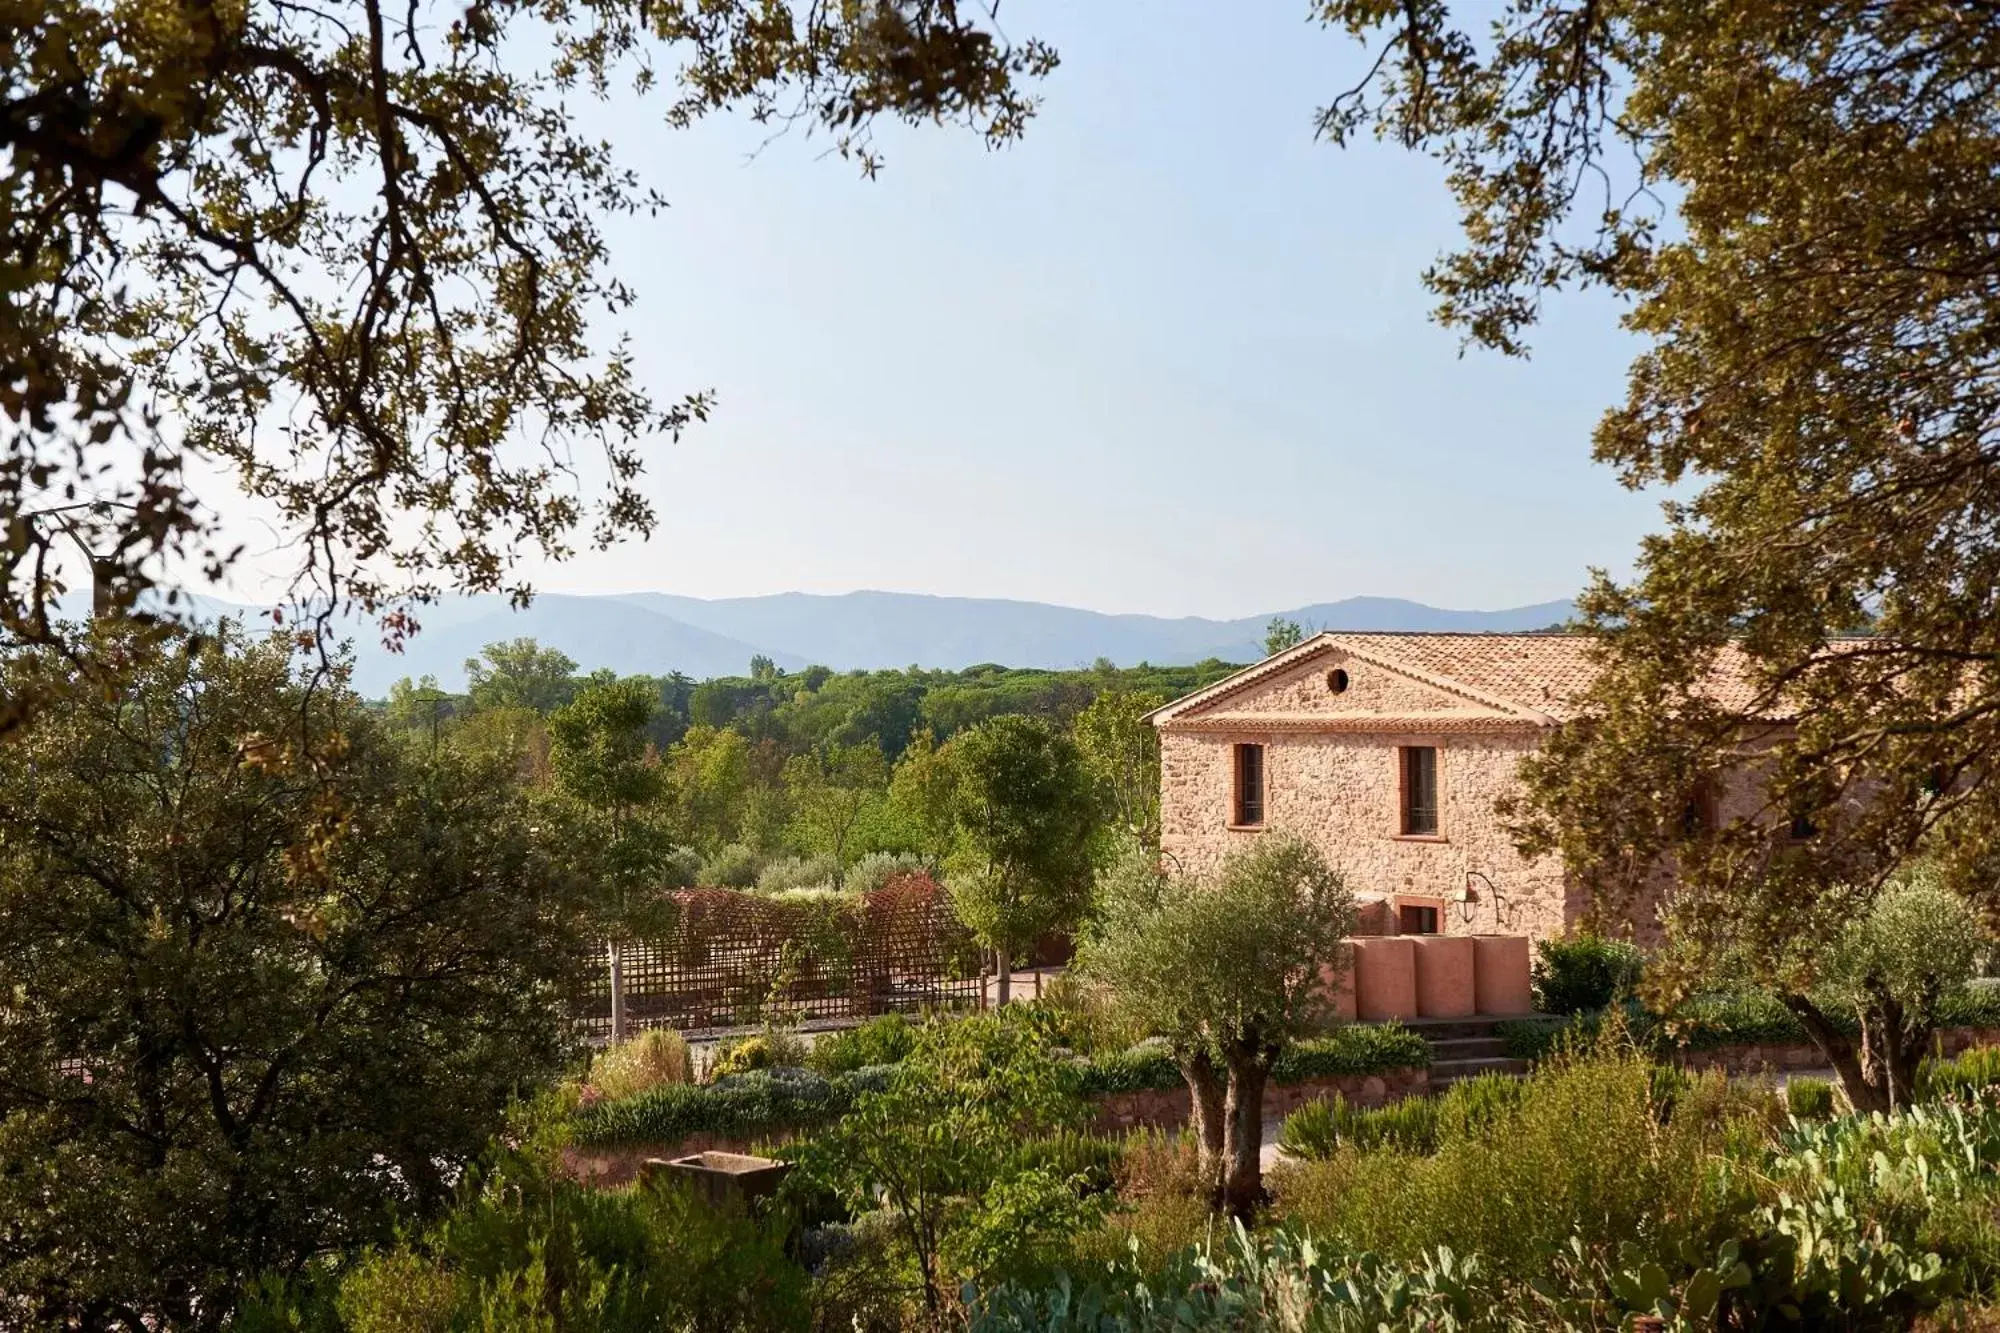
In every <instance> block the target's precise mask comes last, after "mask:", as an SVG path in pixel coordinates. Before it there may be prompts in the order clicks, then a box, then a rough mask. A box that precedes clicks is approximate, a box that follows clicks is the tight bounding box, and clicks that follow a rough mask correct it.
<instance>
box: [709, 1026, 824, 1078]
mask: <svg viewBox="0 0 2000 1333" xmlns="http://www.w3.org/2000/svg"><path fill="white" fill-rule="evenodd" d="M806 1062H807V1052H806V1044H805V1043H804V1042H803V1041H801V1040H799V1038H798V1037H796V1036H794V1035H793V1034H791V1033H789V1032H783V1031H771V1032H759V1033H757V1034H755V1035H754V1036H749V1037H738V1038H736V1039H735V1040H734V1041H729V1042H725V1043H723V1044H722V1045H721V1046H720V1047H719V1048H718V1049H717V1050H716V1052H715V1058H714V1059H712V1060H711V1061H709V1065H708V1079H709V1082H711V1083H713V1082H715V1081H716V1080H718V1079H724V1078H728V1077H730V1076H731V1075H734V1074H747V1073H749V1072H750V1071H751V1070H753V1069H778V1068H790V1067H793V1066H798V1065H803V1064H805V1063H806Z"/></svg>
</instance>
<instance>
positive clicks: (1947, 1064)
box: [1917, 1046, 2000, 1101]
mask: <svg viewBox="0 0 2000 1333" xmlns="http://www.w3.org/2000/svg"><path fill="white" fill-rule="evenodd" d="M1917 1086H1918V1088H1919V1089H1920V1093H1919V1095H1920V1096H1921V1097H1922V1098H1923V1099H1924V1100H1925V1101H1933V1100H1942V1099H1946V1098H1950V1099H1954V1100H1960V1101H1963V1100H1966V1099H1969V1098H1971V1097H1975V1096H1977V1095H1978V1094H1980V1093H1982V1092H1984V1091H1986V1089H1988V1088H1992V1087H2000V1046H1975V1047H1973V1048H1972V1049H1971V1050H1969V1051H1966V1052H1964V1053H1962V1054H1961V1055H1959V1056H1958V1058H1956V1059H1953V1060H1937V1059H1930V1060H1926V1061H1924V1064H1923V1068H1922V1070H1921V1072H1920V1073H1919V1074H1918V1077H1917Z"/></svg>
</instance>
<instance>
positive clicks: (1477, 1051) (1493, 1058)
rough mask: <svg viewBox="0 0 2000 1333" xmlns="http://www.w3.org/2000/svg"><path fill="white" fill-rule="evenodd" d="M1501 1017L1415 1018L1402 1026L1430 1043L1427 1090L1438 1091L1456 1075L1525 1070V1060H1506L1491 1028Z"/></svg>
mask: <svg viewBox="0 0 2000 1333" xmlns="http://www.w3.org/2000/svg"><path fill="white" fill-rule="evenodd" d="M1505 1021H1506V1020H1505V1019H1501V1018H1416V1019H1411V1020H1410V1021H1408V1022H1406V1023H1404V1024H1403V1026H1404V1027H1406V1028H1408V1029H1409V1030H1410V1031H1412V1032H1414V1033H1416V1034H1417V1035H1418V1036H1420V1037H1422V1038H1423V1039H1424V1040H1425V1041H1426V1042H1428V1043H1430V1048H1431V1090H1432V1091H1433V1092H1437V1091H1440V1090H1442V1089H1444V1088H1448V1087H1450V1086H1451V1085H1452V1084H1454V1083H1456V1082H1458V1081H1459V1080H1460V1079H1465V1078H1476V1077H1477V1076H1478V1075H1480V1074H1511V1075H1515V1076H1519V1075H1522V1074H1525V1073H1527V1072H1528V1062H1527V1061H1526V1060H1510V1059H1508V1058H1507V1055H1506V1045H1507V1044H1506V1042H1504V1041H1503V1040H1501V1038H1500V1037H1499V1035H1498V1034H1497V1032H1496V1031H1495V1029H1497V1028H1498V1027H1499V1025H1500V1024H1501V1023H1503V1022H1505Z"/></svg>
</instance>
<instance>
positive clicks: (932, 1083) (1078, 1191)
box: [800, 1015, 1103, 1325]
mask: <svg viewBox="0 0 2000 1333" xmlns="http://www.w3.org/2000/svg"><path fill="white" fill-rule="evenodd" d="M1080 1113H1081V1106H1080V1105H1079V1104H1078V1103H1077V1102H1076V1101H1075V1099H1074V1096H1073V1094H1072V1093H1071V1091H1070V1090H1069V1088H1068V1085H1067V1081H1066V1080H1065V1079H1064V1078H1063V1077H1062V1074H1061V1070H1060V1068H1059V1067H1058V1065H1057V1064H1056V1063H1055V1061H1054V1060H1053V1059H1052V1058H1051V1057H1050V1056H1049V1055H1048V1054H1047V1053H1046V1052H1044V1051H1043V1050H1041V1048H1040V1045H1039V1043H1038V1042H1036V1041H1035V1039H1034V1037H1033V1034H1032V1033H1031V1032H1029V1031H1028V1030H1027V1029H1026V1028H1024V1027H1022V1026H1020V1025H1017V1024H1012V1023H1009V1022H1006V1021H1003V1020H1002V1019H1000V1018H998V1017H990V1016H984V1015H982V1016H978V1017H974V1018H967V1019H963V1020H960V1021H956V1022H943V1023H930V1024H927V1025H925V1026H924V1027H923V1028H922V1029H921V1030H920V1031H919V1032H918V1035H917V1043H916V1048H915V1049H914V1050H913V1051H912V1052H911V1053H910V1055H909V1057H908V1058H907V1059H906V1060H904V1061H903V1062H902V1063H901V1064H899V1065H896V1066H894V1067H893V1069H892V1070H891V1072H890V1074H889V1077H888V1080H887V1082H886V1085H885V1086H883V1087H882V1088H881V1090H880V1091H877V1092H867V1093H863V1094H861V1096H860V1097H858V1098H857V1099H856V1102H855V1105H854V1108H853V1110H851V1111H850V1112H848V1113H847V1114H846V1115H844V1116H843V1117H842V1118H841V1119H840V1120H839V1121H838V1122H837V1123H836V1124H835V1125H834V1126H833V1127H832V1128H831V1129H830V1130H829V1131H828V1132H827V1133H825V1134H823V1135H821V1136H820V1137H818V1138H816V1139H813V1140H811V1141H809V1142H808V1143H807V1144H806V1146H805V1148H804V1150H803V1151H802V1153H801V1155H800V1162H801V1165H802V1167H803V1169H804V1170H805V1171H806V1173H807V1174H808V1176H809V1177H810V1178H812V1179H814V1180H816V1181H817V1182H819V1183H820V1184H822V1185H823V1186H825V1187H827V1188H829V1189H831V1190H832V1191H834V1192H835V1193H836V1194H838V1195H839V1196H840V1197H841V1198H843V1199H844V1200H846V1201H847V1203H848V1204H849V1206H850V1207H853V1208H866V1207H870V1206H873V1205H874V1204H875V1203H876V1202H877V1201H878V1200H879V1201H881V1202H882V1203H884V1204H886V1205H887V1206H888V1207H890V1208H891V1209H893V1210H894V1212H895V1214H896V1216H897V1219H898V1222H899V1225H900V1229H901V1233H902V1236H903V1238H904V1240H905V1241H906V1243H907V1244H908V1246H909V1249H910V1252H911V1254H912V1256H913V1257H914V1260H915V1263H916V1267H917V1271H918V1275H919V1278H920V1280H921V1284H922V1291H923V1297H924V1307H925V1311H926V1314H927V1316H928V1317H929V1319H930V1321H931V1323H932V1324H934V1325H935V1324H937V1323H938V1322H939V1321H940V1320H941V1319H942V1318H943V1317H944V1315H945V1314H946V1312H947V1311H948V1310H950V1309H951V1308H952V1305H953V1303H954V1302H955V1300H956V1296H957V1291H958V1287H959V1285H960V1283H961V1282H962V1281H966V1280H971V1281H984V1280H991V1279H993V1278H996V1277H998V1276H1000V1275H1003V1274H1005V1273H1006V1272H1007V1270H1009V1269H1010V1268H1012V1267H1015V1266H1016V1265H1020V1264H1024V1263H1028V1262H1031V1261H1032V1258H1033V1256H1034V1255H1035V1254H1036V1253H1037V1252H1038V1251H1042V1250H1044V1249H1046V1248H1048V1247H1051V1246H1053V1245H1054V1244H1055V1243H1056V1242H1058V1241H1060V1239H1061V1238H1063V1237H1065V1236H1067V1235H1069V1234H1071V1233H1072V1232H1074V1231H1075V1230H1077V1229H1078V1228H1079V1227H1080V1226H1082V1225H1083V1224H1084V1222H1085V1221H1086V1220H1087V1219H1088V1218H1090V1217H1091V1216H1092V1215H1093V1214H1095V1213H1099V1212H1101V1211H1102V1206H1103V1205H1102V1204H1101V1203H1100V1202H1096V1201H1095V1200H1094V1198H1093V1196H1091V1195H1090V1194H1089V1193H1088V1191H1087V1190H1086V1188H1085V1186H1086V1185H1087V1181H1084V1180H1081V1179H1071V1178H1065V1177H1063V1176H1061V1175H1058V1174H1057V1171H1056V1167H1057V1166H1058V1165H1060V1160H1061V1159H1060V1158H1059V1157H1058V1158H1055V1159H1051V1157H1050V1156H1049V1155H1048V1153H1047V1152H1046V1151H1039V1152H1036V1153H1030V1152H1027V1151H1024V1144H1025V1143H1026V1142H1028V1141H1030V1140H1033V1139H1036V1138H1039V1137H1043V1136H1045V1135H1047V1134H1049V1133H1051V1132H1053V1131H1056V1130H1059V1129H1063V1128H1068V1127H1072V1126H1073V1125H1074V1123H1075V1122H1076V1121H1077V1119H1078V1118H1079V1116H1080Z"/></svg>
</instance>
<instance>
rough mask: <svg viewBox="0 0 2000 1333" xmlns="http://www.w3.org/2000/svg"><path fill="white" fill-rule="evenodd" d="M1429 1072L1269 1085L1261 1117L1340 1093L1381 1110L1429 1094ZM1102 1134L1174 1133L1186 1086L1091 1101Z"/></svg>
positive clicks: (1182, 1118) (1183, 1115) (1183, 1113)
mask: <svg viewBox="0 0 2000 1333" xmlns="http://www.w3.org/2000/svg"><path fill="white" fill-rule="evenodd" d="M1430 1084H1431V1071H1430V1070H1428V1069H1392V1070H1389V1071H1388V1072H1387V1073H1382V1074H1341V1075H1338V1076H1336V1077H1333V1078H1312V1079H1307V1080H1306V1081H1305V1082H1303V1083H1288V1084H1284V1085H1279V1084H1276V1083H1271V1084H1267V1085H1266V1086H1265V1088H1264V1118H1265V1119H1266V1120H1273V1119H1276V1118H1278V1117H1280V1116H1288V1115H1290V1114H1291V1113H1292V1112H1294V1111H1296V1110H1298V1109H1299V1108H1300V1107H1301V1106H1304V1105H1305V1104H1306V1103H1307V1102H1315V1101H1320V1100H1322V1099H1324V1098H1327V1097H1331V1096H1332V1095H1333V1094H1334V1093H1336V1092H1337V1093H1339V1094H1340V1095H1341V1096H1342V1097H1345V1098H1346V1099H1347V1100H1348V1101H1349V1102H1352V1103H1353V1104H1354V1105H1356V1106H1382V1105H1384V1104H1386V1103H1388V1102H1393V1101H1401V1100H1402V1099H1403V1098H1405V1097H1420V1096H1422V1095H1423V1094H1424V1093H1426V1092H1428V1091H1429V1090H1430ZM1094 1100H1095V1101H1096V1102H1097V1120H1096V1122H1095V1124H1094V1126H1093V1128H1095V1129H1096V1131H1097V1132H1098V1133H1100V1134H1115V1133H1117V1132H1119V1131H1121V1130H1128V1129H1141V1128H1151V1129H1178V1128H1179V1127H1180V1126H1182V1125H1185V1124H1186V1123H1187V1122H1188V1102H1189V1093H1188V1090H1187V1089H1186V1088H1185V1087H1179V1088H1148V1089H1146V1090H1145V1091H1143V1092H1114V1093H1110V1094H1107V1095H1106V1096H1102V1097H1098V1098H1095V1099H1094Z"/></svg>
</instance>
